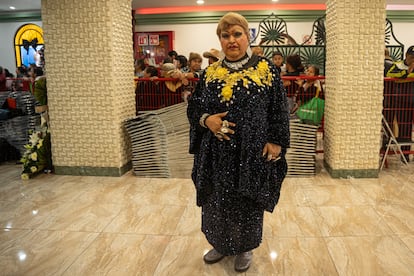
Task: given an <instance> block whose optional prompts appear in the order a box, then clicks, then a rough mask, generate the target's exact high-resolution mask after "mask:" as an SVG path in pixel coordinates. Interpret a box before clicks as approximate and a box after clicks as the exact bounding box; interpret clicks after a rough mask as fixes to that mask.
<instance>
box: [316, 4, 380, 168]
mask: <svg viewBox="0 0 414 276" xmlns="http://www.w3.org/2000/svg"><path fill="white" fill-rule="evenodd" d="M355 11H359V12H358V13H357V12H355ZM384 22H385V0H375V1H369V3H368V2H367V1H359V0H346V1H343V0H328V1H327V19H326V30H327V45H326V52H327V56H326V60H327V64H326V106H325V139H324V153H325V155H324V158H325V163H326V164H327V167H328V170H329V171H330V172H331V175H334V176H335V175H341V176H357V175H358V176H364V174H366V175H365V176H376V174H377V171H378V165H379V144H380V130H381V110H382V99H383V67H384V57H383V55H384V29H385V25H384ZM359 174H362V175H359Z"/></svg>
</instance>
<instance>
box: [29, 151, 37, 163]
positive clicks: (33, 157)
mask: <svg viewBox="0 0 414 276" xmlns="http://www.w3.org/2000/svg"><path fill="white" fill-rule="evenodd" d="M30 159H32V160H33V161H37V152H33V153H32V154H30Z"/></svg>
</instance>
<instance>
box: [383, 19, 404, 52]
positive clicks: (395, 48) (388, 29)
mask: <svg viewBox="0 0 414 276" xmlns="http://www.w3.org/2000/svg"><path fill="white" fill-rule="evenodd" d="M391 39H392V40H394V41H395V42H396V43H397V45H391ZM385 45H386V47H387V48H388V50H389V51H390V56H391V57H392V58H393V59H395V60H398V59H403V57H404V53H403V52H404V45H403V44H402V43H401V42H400V41H398V39H397V38H396V37H395V35H394V30H393V26H392V23H391V21H390V20H389V19H388V18H386V19H385Z"/></svg>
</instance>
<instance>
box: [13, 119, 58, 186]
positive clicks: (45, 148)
mask: <svg viewBox="0 0 414 276" xmlns="http://www.w3.org/2000/svg"><path fill="white" fill-rule="evenodd" d="M24 148H25V149H26V151H25V152H24V154H23V156H22V158H21V159H20V161H21V162H22V163H23V172H22V174H21V178H22V179H24V180H26V179H29V178H31V177H32V176H34V175H36V174H37V173H39V172H41V171H42V170H44V169H45V168H46V167H48V165H50V163H51V161H50V160H51V151H50V132H49V130H48V128H47V127H41V128H40V130H37V131H34V132H32V133H31V134H30V137H29V143H28V144H26V145H25V146H24Z"/></svg>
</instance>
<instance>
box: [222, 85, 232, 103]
mask: <svg viewBox="0 0 414 276" xmlns="http://www.w3.org/2000/svg"><path fill="white" fill-rule="evenodd" d="M221 95H222V96H223V98H224V100H225V101H230V99H231V96H232V95H233V89H232V87H231V86H224V87H223V89H221Z"/></svg>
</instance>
